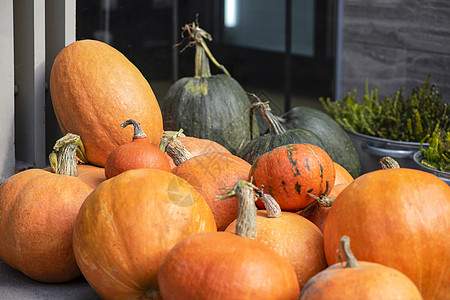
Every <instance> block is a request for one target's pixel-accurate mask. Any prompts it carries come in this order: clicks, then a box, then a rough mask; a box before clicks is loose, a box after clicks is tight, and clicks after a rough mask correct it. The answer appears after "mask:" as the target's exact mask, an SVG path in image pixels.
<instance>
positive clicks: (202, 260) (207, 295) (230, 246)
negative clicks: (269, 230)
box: [158, 182, 299, 300]
mask: <svg viewBox="0 0 450 300" xmlns="http://www.w3.org/2000/svg"><path fill="white" fill-rule="evenodd" d="M238 184H239V182H238ZM238 184H236V186H238ZM236 186H235V188H236ZM236 194H237V197H238V201H239V208H240V210H239V217H238V221H237V222H238V227H237V235H235V234H231V233H229V232H215V233H203V234H197V235H192V236H190V237H187V238H186V239H184V240H182V241H181V242H179V243H178V244H177V245H175V246H174V247H173V248H172V249H171V250H170V251H169V253H168V254H167V256H166V257H165V258H164V261H163V263H162V265H161V269H160V272H159V274H158V282H159V285H160V289H161V295H162V297H163V299H165V300H172V299H173V300H175V299H176V300H183V299H186V300H187V299H198V300H203V299H205V300H206V299H208V300H215V299H217V300H219V299H260V300H264V299H270V300H273V299H280V300H281V299H283V300H289V299H297V298H298V294H299V287H298V282H297V276H296V274H295V271H294V269H293V267H292V265H291V264H290V263H289V262H288V261H287V260H286V259H285V258H283V257H282V256H280V255H279V254H277V253H276V252H275V251H274V250H272V249H270V248H269V247H268V246H266V245H265V244H264V243H262V242H260V241H255V240H253V238H254V233H255V232H256V231H257V224H256V206H255V202H254V199H253V190H252V188H251V187H249V186H246V185H243V186H239V188H238V189H236ZM242 195H246V196H242ZM240 225H242V226H240Z"/></svg>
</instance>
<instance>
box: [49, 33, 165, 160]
mask: <svg viewBox="0 0 450 300" xmlns="http://www.w3.org/2000/svg"><path fill="white" fill-rule="evenodd" d="M50 93H51V98H52V104H53V108H54V110H55V114H56V117H57V119H58V123H59V125H60V127H61V130H62V132H63V133H67V132H72V133H75V134H78V135H79V136H81V139H82V140H83V143H84V146H85V148H86V156H87V159H88V161H89V162H90V163H91V164H94V165H98V166H102V167H103V166H104V165H105V162H106V159H107V158H108V156H109V154H110V153H111V151H113V150H114V149H115V148H117V147H118V146H120V145H122V144H125V143H127V142H128V141H129V137H130V136H131V133H132V129H131V128H130V129H126V130H121V129H120V127H119V126H117V120H127V119H130V118H131V119H134V120H139V121H140V122H141V125H142V127H143V128H146V131H147V132H146V133H147V136H148V139H149V141H150V142H151V143H152V144H154V145H155V146H158V145H159V142H160V138H161V136H162V131H163V125H162V115H161V110H160V107H159V104H158V102H157V100H156V97H155V95H154V94H153V90H152V88H151V87H150V85H149V83H148V82H147V80H146V79H145V77H144V76H143V75H142V74H141V72H140V71H139V70H138V69H137V68H136V67H135V66H134V65H133V64H132V63H131V62H130V61H129V60H128V59H127V58H126V57H125V56H124V55H123V54H122V53H120V52H119V51H118V50H116V49H114V48H113V47H111V46H109V45H108V44H105V43H103V42H100V41H95V40H80V41H76V42H73V43H71V44H70V45H68V46H66V47H65V48H64V49H63V50H61V52H60V53H59V54H58V55H57V57H56V58H55V61H54V63H53V66H52V70H51V74H50ZM105 132H107V133H108V134H105Z"/></svg>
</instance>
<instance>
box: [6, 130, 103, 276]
mask: <svg viewBox="0 0 450 300" xmlns="http://www.w3.org/2000/svg"><path fill="white" fill-rule="evenodd" d="M79 148H82V144H81V141H80V139H79V136H77V135H72V134H68V135H66V136H64V137H63V138H61V139H59V140H58V141H57V142H56V144H55V147H54V152H53V153H52V154H51V156H50V162H51V164H52V166H53V169H54V172H52V171H48V170H43V169H29V170H26V171H22V172H20V173H18V174H16V175H13V176H12V177H10V178H8V179H7V180H6V181H4V182H3V183H2V184H1V185H0V241H1V242H0V259H1V260H3V261H4V262H6V263H7V264H8V265H10V266H11V267H13V268H15V269H17V270H19V271H21V272H22V273H24V274H25V275H27V276H28V277H30V278H33V279H35V280H38V281H42V282H64V281H69V280H71V279H73V278H76V277H78V276H80V275H81V273H80V269H79V268H78V266H77V263H76V261H75V257H74V254H73V250H72V230H73V226H74V224H75V218H76V216H77V213H78V210H79V208H80V206H81V205H82V203H83V201H84V200H85V199H86V197H87V196H88V195H89V194H90V193H91V192H92V191H93V190H94V189H95V187H96V186H97V185H98V184H99V183H100V182H102V181H103V180H105V176H104V170H103V169H102V168H98V167H94V166H89V165H79V166H77V159H76V154H75V153H76V151H77V149H79Z"/></svg>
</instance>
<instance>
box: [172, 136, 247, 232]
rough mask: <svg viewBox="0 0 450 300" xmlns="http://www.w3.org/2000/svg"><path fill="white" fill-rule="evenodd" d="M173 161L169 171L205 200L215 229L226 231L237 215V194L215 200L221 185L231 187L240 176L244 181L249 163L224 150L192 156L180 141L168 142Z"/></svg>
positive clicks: (220, 191)
mask: <svg viewBox="0 0 450 300" xmlns="http://www.w3.org/2000/svg"><path fill="white" fill-rule="evenodd" d="M166 152H167V153H169V155H170V156H171V157H173V160H174V162H175V164H176V165H177V166H176V167H175V168H173V169H172V173H173V174H175V175H177V176H179V177H181V178H183V179H185V180H186V181H187V182H189V183H190V184H191V185H192V186H193V187H194V188H195V189H196V190H197V191H198V192H199V193H200V194H201V195H202V196H203V198H204V199H205V200H206V202H207V203H208V205H209V207H210V208H211V211H212V213H213V215H214V219H215V220H216V224H217V229H218V230H225V228H227V226H228V225H229V224H230V223H231V222H232V221H233V220H235V219H236V218H237V215H238V202H237V199H236V197H230V198H228V199H226V200H223V201H217V200H216V197H217V196H218V195H220V194H222V192H223V188H231V187H233V185H234V184H235V183H236V182H237V181H238V180H240V179H242V180H245V179H247V177H248V173H249V172H250V168H251V166H250V164H249V163H248V162H246V161H244V160H243V159H241V158H239V157H237V156H235V155H232V154H229V153H223V152H209V153H205V154H202V155H197V156H192V154H191V153H190V152H189V151H187V149H186V148H185V147H184V145H183V144H182V143H181V142H180V140H174V141H172V142H170V143H169V144H168V146H167V148H166Z"/></svg>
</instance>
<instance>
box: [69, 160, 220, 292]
mask: <svg viewBox="0 0 450 300" xmlns="http://www.w3.org/2000/svg"><path fill="white" fill-rule="evenodd" d="M211 231H216V224H215V222H214V217H213V215H212V213H211V210H210V209H209V207H208V205H207V204H206V202H205V200H204V199H203V197H202V196H201V195H200V194H199V193H198V192H197V191H196V190H195V189H194V188H193V187H192V186H191V185H190V184H189V183H188V182H186V181H185V180H184V179H182V178H180V177H178V176H175V175H173V174H171V173H169V172H166V171H162V170H157V169H133V170H129V171H126V172H124V173H121V174H119V175H117V176H115V177H113V178H111V179H108V180H106V181H104V182H103V183H102V184H100V185H99V186H98V187H97V188H96V189H95V191H94V192H93V193H91V194H90V195H89V196H88V197H87V199H86V200H85V202H84V203H83V205H82V206H81V208H80V211H79V213H78V216H77V219H76V222H75V227H74V233H73V249H74V253H75V258H76V261H77V263H78V265H79V267H80V269H81V272H82V273H83V275H84V277H85V278H86V280H87V281H88V282H89V284H90V285H91V286H92V287H93V289H94V290H95V291H96V292H97V293H98V294H99V295H100V297H102V298H104V299H124V298H136V299H137V298H145V297H148V298H151V296H152V295H153V296H154V295H155V294H157V291H158V282H157V276H158V270H159V268H160V265H161V262H162V260H163V258H164V256H165V255H166V254H167V252H168V251H169V250H170V249H171V248H172V247H173V246H174V245H175V244H177V243H178V242H179V241H181V240H182V239H184V238H185V237H187V236H189V235H192V234H196V233H200V232H211Z"/></svg>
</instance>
